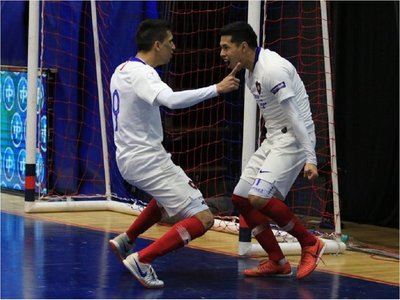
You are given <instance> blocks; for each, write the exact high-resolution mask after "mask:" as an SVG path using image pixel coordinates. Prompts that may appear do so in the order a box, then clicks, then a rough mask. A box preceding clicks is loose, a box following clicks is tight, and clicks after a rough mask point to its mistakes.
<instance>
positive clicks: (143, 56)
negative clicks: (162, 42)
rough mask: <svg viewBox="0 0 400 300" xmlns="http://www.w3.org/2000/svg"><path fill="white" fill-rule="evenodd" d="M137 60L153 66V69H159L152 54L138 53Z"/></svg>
mask: <svg viewBox="0 0 400 300" xmlns="http://www.w3.org/2000/svg"><path fill="white" fill-rule="evenodd" d="M136 58H138V59H140V60H141V61H143V62H144V63H145V64H147V65H149V66H152V67H153V68H155V67H157V66H156V65H155V60H154V59H153V56H152V55H151V53H150V52H142V51H141V52H138V53H136Z"/></svg>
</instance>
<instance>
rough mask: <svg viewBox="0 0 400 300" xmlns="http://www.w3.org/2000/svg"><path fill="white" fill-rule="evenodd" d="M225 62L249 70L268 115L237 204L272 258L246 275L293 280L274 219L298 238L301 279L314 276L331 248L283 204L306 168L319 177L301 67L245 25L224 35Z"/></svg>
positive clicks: (253, 89) (249, 83)
mask: <svg viewBox="0 0 400 300" xmlns="http://www.w3.org/2000/svg"><path fill="white" fill-rule="evenodd" d="M220 36H221V37H220V46H221V53H220V56H221V58H222V59H223V60H224V61H225V62H227V63H228V66H229V67H230V68H232V69H233V68H234V67H235V65H236V64H237V63H241V64H242V66H243V67H244V68H246V69H247V70H248V71H247V74H246V79H247V81H246V82H247V87H248V88H249V89H250V91H251V93H252V94H253V96H254V99H255V101H257V104H258V106H259V108H260V110H261V112H262V115H263V118H264V120H265V127H266V129H267V134H266V139H265V140H264V141H263V143H262V144H261V146H260V147H259V148H258V149H257V151H256V152H255V153H254V154H253V155H252V157H251V159H250V160H249V162H248V163H247V165H246V167H245V169H244V170H243V172H242V175H241V177H240V180H239V182H238V184H237V185H236V187H235V189H234V192H233V196H232V201H233V204H234V205H235V206H236V207H237V209H238V211H239V212H240V214H241V215H242V216H243V218H244V220H245V221H246V223H247V225H248V226H249V228H251V229H252V233H253V235H254V236H255V238H256V239H257V240H258V242H259V243H260V245H261V246H262V247H263V249H264V250H265V251H266V252H267V253H268V258H269V259H268V260H266V261H263V262H261V263H260V264H259V266H258V267H256V268H253V269H246V270H245V271H244V275H246V276H268V275H269V276H271V275H272V276H290V275H291V274H292V270H291V266H290V264H289V262H288V261H287V260H286V258H285V256H284V255H283V253H282V251H281V248H280V247H279V245H278V243H277V241H276V239H275V237H274V234H273V232H272V230H271V227H270V225H269V219H272V220H274V221H275V222H276V223H277V224H278V225H279V226H280V227H281V228H282V229H284V230H286V231H287V232H289V233H290V234H291V235H293V236H294V237H296V238H297V240H298V241H299V243H300V245H301V247H302V253H301V260H300V263H299V266H298V270H297V274H296V275H297V278H298V279H302V278H304V277H306V276H308V275H309V274H310V273H311V272H312V271H314V269H315V268H316V266H317V264H318V262H319V260H320V257H321V256H322V254H323V253H324V250H325V244H324V243H323V241H321V240H320V239H317V238H315V237H314V236H313V235H312V234H310V233H309V232H308V231H307V230H306V228H305V227H304V226H303V225H302V224H301V222H300V221H299V220H298V219H297V218H296V217H295V216H294V214H293V213H292V212H291V210H290V209H289V208H288V207H287V206H286V204H285V203H284V202H283V200H284V199H285V197H286V195H287V193H288V192H289V189H290V187H291V186H292V184H293V183H294V181H295V180H296V178H297V176H298V174H299V173H300V171H301V169H302V168H303V167H304V176H305V177H307V178H308V179H310V180H313V179H315V178H316V177H318V171H317V159H316V155H315V150H314V147H315V132H314V122H313V120H312V116H311V111H310V103H309V100H308V95H307V92H306V90H305V87H304V84H303V82H302V80H301V79H300V77H299V75H298V73H297V71H296V69H295V67H294V66H293V65H292V64H291V63H290V62H289V61H287V60H286V59H284V58H282V57H281V56H280V55H279V54H277V53H275V52H273V51H270V50H268V49H262V48H260V47H257V36H256V34H255V32H254V30H253V29H252V28H251V26H250V25H249V24H247V23H245V22H235V23H231V24H228V25H226V26H225V27H223V28H222V29H221V32H220Z"/></svg>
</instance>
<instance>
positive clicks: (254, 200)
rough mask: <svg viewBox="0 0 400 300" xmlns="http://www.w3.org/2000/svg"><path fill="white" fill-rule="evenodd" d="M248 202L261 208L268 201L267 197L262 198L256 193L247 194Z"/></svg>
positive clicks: (256, 207) (254, 206)
mask: <svg viewBox="0 0 400 300" xmlns="http://www.w3.org/2000/svg"><path fill="white" fill-rule="evenodd" d="M248 199H249V203H250V205H251V206H252V207H253V208H255V209H261V208H263V207H264V206H265V205H266V204H267V203H268V201H269V199H268V198H262V197H260V196H256V195H249V198H248Z"/></svg>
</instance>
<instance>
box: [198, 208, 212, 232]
mask: <svg viewBox="0 0 400 300" xmlns="http://www.w3.org/2000/svg"><path fill="white" fill-rule="evenodd" d="M196 217H197V218H198V219H199V220H200V221H201V223H202V224H203V226H204V230H205V231H207V230H208V229H210V228H211V227H213V225H214V215H213V214H212V212H211V211H210V210H209V209H207V210H203V211H201V212H199V213H198V214H196Z"/></svg>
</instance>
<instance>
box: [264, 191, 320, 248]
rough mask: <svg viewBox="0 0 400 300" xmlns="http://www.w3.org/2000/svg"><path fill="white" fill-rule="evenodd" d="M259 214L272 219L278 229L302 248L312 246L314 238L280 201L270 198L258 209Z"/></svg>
mask: <svg viewBox="0 0 400 300" xmlns="http://www.w3.org/2000/svg"><path fill="white" fill-rule="evenodd" d="M260 212H262V213H264V214H266V215H267V216H268V217H270V218H271V219H273V220H274V221H275V222H276V223H277V224H278V226H279V227H281V228H282V229H284V230H286V231H287V232H288V233H290V234H291V235H293V236H294V237H295V238H297V240H298V241H299V243H300V245H301V246H302V247H306V246H312V245H314V244H315V242H316V238H315V237H314V236H313V235H312V234H311V233H309V232H308V231H307V229H306V228H305V227H304V225H303V224H302V223H301V222H300V221H299V220H298V219H297V218H296V216H295V215H294V214H293V213H292V211H291V210H290V209H289V207H287V205H286V204H285V203H283V202H282V201H281V200H279V199H276V198H272V199H270V200H269V201H268V203H267V204H266V205H265V206H264V207H263V208H261V209H260Z"/></svg>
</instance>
